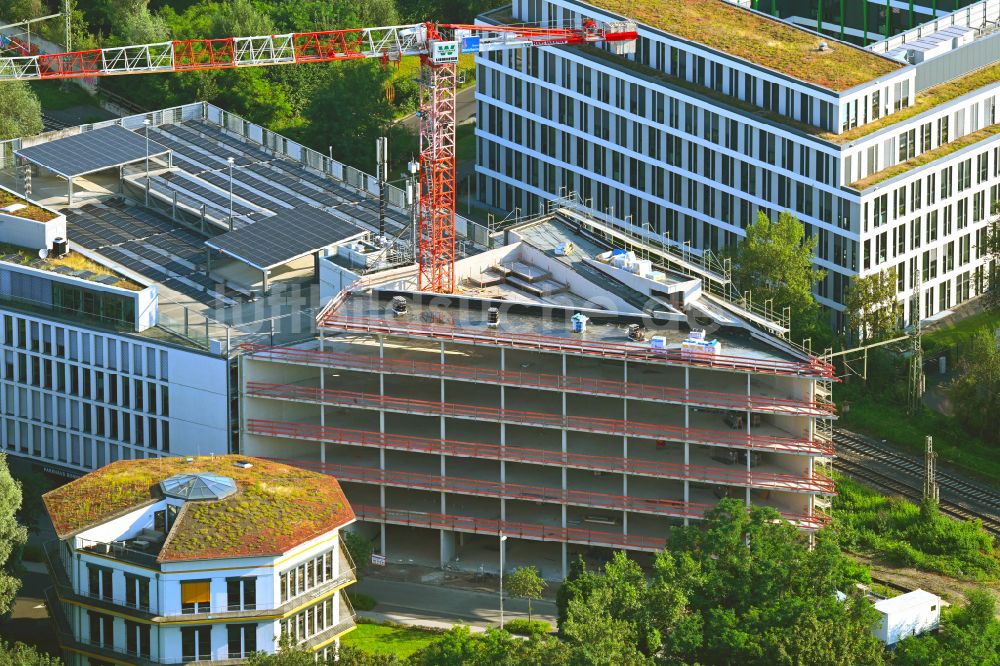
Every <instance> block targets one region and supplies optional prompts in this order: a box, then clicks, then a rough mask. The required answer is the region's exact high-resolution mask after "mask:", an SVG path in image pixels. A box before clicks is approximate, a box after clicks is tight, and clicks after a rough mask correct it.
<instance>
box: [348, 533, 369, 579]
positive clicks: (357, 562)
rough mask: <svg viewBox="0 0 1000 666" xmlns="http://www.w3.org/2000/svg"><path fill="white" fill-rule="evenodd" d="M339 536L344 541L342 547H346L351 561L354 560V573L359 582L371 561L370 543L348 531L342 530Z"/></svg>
mask: <svg viewBox="0 0 1000 666" xmlns="http://www.w3.org/2000/svg"><path fill="white" fill-rule="evenodd" d="M340 535H341V536H342V537H343V539H344V545H345V546H347V552H348V553H349V554H350V555H351V559H352V560H354V567H355V570H354V573H355V574H357V576H358V579H359V580H360V579H361V575H362V574H364V573H365V572H366V571H367V570H368V565H369V564H371V561H372V553H373V552H374V548H373V546H372V542H371V541H370V540H368V539H366V538H365V537H363V536H361V535H360V534H358V533H356V532H351V531H350V530H344V531H342V532H341V533H340Z"/></svg>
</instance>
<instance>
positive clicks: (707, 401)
mask: <svg viewBox="0 0 1000 666" xmlns="http://www.w3.org/2000/svg"><path fill="white" fill-rule="evenodd" d="M241 349H242V350H243V351H244V353H246V354H248V355H249V356H250V357H252V358H254V359H256V360H265V361H276V362H281V363H297V364H303V365H319V366H322V367H327V368H339V369H345V370H363V371H367V372H382V373H390V374H400V375H406V376H422V377H434V378H444V379H456V380H461V381H470V382H477V383H490V384H503V385H505V386H522V387H530V388H538V389H546V390H557V391H569V392H572V393H586V394H590V395H603V396H612V397H617V398H628V399H630V400H655V401H657V402H671V403H677V404H692V405H698V406H704V407H716V408H722V409H740V410H751V411H755V412H769V413H775V414H802V415H807V416H820V415H831V414H833V413H834V410H835V406H834V405H833V404H832V403H831V402H815V401H802V400H793V399H791V398H780V397H772V396H763V395H741V394H734V393H723V392H719V391H701V390H696V389H685V388H679V387H669V386H653V385H650V384H641V383H636V382H625V381H613V380H608V379H598V378H594V377H571V376H567V375H554V374H544V373H531V372H520V371H512V370H499V369H492V368H475V367H470V366H463V365H460V364H454V363H448V364H443V363H429V362H426V361H408V360H396V359H381V358H378V357H375V356H363V355H360V354H343V353H338V352H332V351H321V350H315V349H298V348H293V347H269V346H266V345H253V344H244V345H241Z"/></svg>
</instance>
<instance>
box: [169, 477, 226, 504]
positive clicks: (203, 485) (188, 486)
mask: <svg viewBox="0 0 1000 666" xmlns="http://www.w3.org/2000/svg"><path fill="white" fill-rule="evenodd" d="M160 488H161V489H162V490H163V494H164V495H166V496H167V497H176V498H177V499H182V500H220V499H223V498H225V497H229V496H230V495H232V494H233V493H235V492H236V482H235V481H233V480H232V479H230V478H229V477H228V476H220V475H219V474H211V473H208V472H199V473H197V474H174V475H173V476H171V477H170V478H168V479H164V480H163V481H160Z"/></svg>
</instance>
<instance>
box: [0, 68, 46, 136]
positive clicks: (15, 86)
mask: <svg viewBox="0 0 1000 666" xmlns="http://www.w3.org/2000/svg"><path fill="white" fill-rule="evenodd" d="M41 131H42V105H41V104H39V103H38V97H37V96H36V95H35V93H34V91H32V90H31V88H30V87H29V86H28V84H27V83H25V82H24V81H6V82H5V83H4V84H3V85H0V141H6V140H7V139H16V138H18V137H22V136H30V135H32V134H38V133H39V132H41Z"/></svg>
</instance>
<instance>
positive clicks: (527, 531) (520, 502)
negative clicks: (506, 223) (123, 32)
mask: <svg viewBox="0 0 1000 666" xmlns="http://www.w3.org/2000/svg"><path fill="white" fill-rule="evenodd" d="M503 236H504V237H503V238H502V239H500V240H502V245H501V246H500V247H496V248H494V249H491V250H487V251H485V252H483V253H480V254H478V255H474V256H472V257H469V258H466V259H463V260H461V261H459V262H458V264H457V265H456V276H457V278H458V280H459V283H460V285H461V287H460V289H459V290H458V292H457V293H455V294H454V295H441V294H426V293H423V294H421V293H419V292H417V291H416V290H415V282H416V279H417V278H416V270H415V268H414V269H397V270H395V271H387V272H383V273H379V274H374V275H369V276H366V277H364V278H361V279H360V280H359V278H360V276H359V275H357V273H356V272H355V269H353V268H351V263H350V261H349V259H348V258H345V256H344V255H343V253H339V254H338V255H334V256H329V257H326V258H324V259H323V260H322V262H321V266H320V273H321V282H322V283H323V284H325V285H327V286H328V287H329V286H330V285H338V284H339V285H343V286H344V287H345V288H343V289H340V291H339V293H337V294H336V296H335V297H333V298H332V299H331V301H330V303H329V305H328V306H327V307H326V308H325V309H324V310H323V311H322V313H321V314H320V315H319V317H318V327H319V330H320V336H319V338H318V339H317V340H315V341H313V342H312V343H310V344H306V345H303V346H297V347H294V348H288V347H285V348H283V347H273V346H251V345H248V346H247V347H246V349H245V353H244V354H243V355H242V357H241V358H242V361H241V378H240V387H241V401H242V405H241V409H240V413H241V414H243V415H244V416H243V423H242V424H241V428H240V430H241V433H242V434H241V438H242V442H241V450H242V451H243V452H245V453H247V454H249V455H255V456H264V457H270V458H280V459H284V460H286V461H289V462H293V463H294V464H297V465H302V466H306V467H309V468H312V469H316V470H322V471H325V472H329V473H331V474H334V475H336V477H337V478H338V479H339V481H340V482H341V484H342V485H343V487H344V489H345V491H346V493H347V495H348V497H349V498H350V501H351V504H352V506H353V507H354V510H355V512H356V513H357V517H358V520H359V521H360V523H361V525H362V529H363V530H367V535H368V536H370V537H371V538H372V540H373V542H374V544H375V547H376V552H381V553H382V554H383V555H385V556H386V557H387V558H388V560H389V561H391V562H403V563H417V564H426V565H432V566H443V567H445V568H448V569H460V570H469V571H487V572H488V571H496V569H497V567H498V564H499V549H500V547H501V543H504V544H505V545H504V547H505V549H506V551H505V561H506V562H507V566H516V565H517V564H520V563H532V564H535V565H536V566H538V567H539V569H540V570H541V571H542V573H543V575H545V576H546V577H548V578H559V577H562V576H564V575H565V573H566V571H567V563H568V562H569V561H571V560H572V559H573V558H574V557H575V555H576V554H577V553H582V554H584V555H586V556H590V557H592V558H594V559H598V560H599V559H601V558H602V557H604V556H606V555H607V554H608V553H610V551H611V550H612V549H622V548H624V549H626V550H630V551H647V552H652V551H656V550H658V549H661V548H662V547H663V546H664V543H665V539H666V537H667V535H668V532H669V529H670V527H671V526H674V525H682V524H687V523H688V522H689V521H691V520H697V519H699V518H700V517H701V516H703V515H704V513H705V512H706V511H707V510H709V509H710V508H712V507H713V506H715V505H716V504H717V502H718V501H719V499H720V498H723V497H727V496H728V497H737V498H741V499H743V500H745V501H746V502H747V503H748V504H749V503H754V504H760V505H766V506H771V507H773V508H775V509H777V510H778V511H779V512H780V513H781V514H782V515H783V516H784V517H786V518H787V519H788V520H790V521H792V522H793V523H795V524H796V525H798V526H800V527H801V528H802V529H803V530H807V531H811V530H815V529H817V528H819V527H821V526H822V525H823V524H824V522H825V520H826V515H825V513H824V509H825V508H826V507H828V506H829V505H828V503H827V498H828V496H829V495H831V494H832V493H833V483H832V481H831V480H830V478H829V477H828V476H826V475H824V474H822V473H821V470H820V469H819V468H820V467H821V465H822V464H823V463H825V462H826V461H827V460H828V459H827V456H829V455H830V454H831V452H832V443H831V440H830V435H829V433H830V420H831V418H832V417H833V405H832V403H831V401H830V382H831V381H832V379H831V378H832V369H831V367H829V366H828V365H827V364H825V363H822V362H820V361H818V360H816V359H815V358H814V357H812V356H810V355H809V354H808V353H806V352H804V351H803V350H799V349H796V348H795V347H793V346H792V345H790V344H788V343H787V342H786V341H785V340H784V339H783V338H782V333H783V332H784V329H783V328H782V327H781V326H780V325H778V324H774V323H771V322H766V321H764V320H762V319H761V318H760V317H759V316H757V315H755V314H753V313H751V312H749V311H744V310H740V309H739V308H737V307H735V306H733V305H732V304H731V302H730V301H728V300H727V299H725V298H722V297H720V296H719V295H718V293H719V289H718V287H717V286H713V285H715V282H717V281H718V278H719V276H718V275H716V274H713V273H712V271H711V270H709V269H708V268H707V267H705V266H697V265H695V264H694V263H693V261H692V259H691V257H684V256H680V255H677V256H672V255H668V254H656V252H655V251H654V250H653V249H652V248H648V247H645V246H643V245H642V243H641V242H639V241H637V240H636V239H634V238H633V239H632V240H631V241H629V240H628V239H627V238H625V237H624V236H619V237H616V236H615V234H614V232H613V230H611V229H608V228H606V227H603V226H601V225H600V224H598V223H596V222H594V221H593V220H589V219H588V218H585V217H583V216H582V215H580V214H578V213H576V212H574V211H572V210H561V211H559V212H557V213H556V214H553V215H549V216H546V217H543V218H541V219H537V220H533V221H530V222H526V223H522V224H520V225H517V226H514V227H512V228H510V229H508V230H507V231H506V232H503ZM613 245H614V246H617V249H614V250H612V249H610V248H611V247H612V246H613ZM661 252H662V251H661ZM674 270H676V271H677V272H674ZM331 293H332V292H331ZM768 329H770V330H768ZM501 534H502V535H504V536H506V537H507V540H506V542H502V540H501V539H499V538H498V537H499V536H500V535H501Z"/></svg>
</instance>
